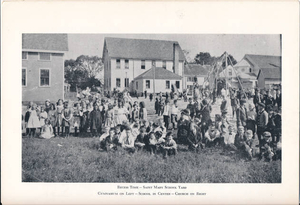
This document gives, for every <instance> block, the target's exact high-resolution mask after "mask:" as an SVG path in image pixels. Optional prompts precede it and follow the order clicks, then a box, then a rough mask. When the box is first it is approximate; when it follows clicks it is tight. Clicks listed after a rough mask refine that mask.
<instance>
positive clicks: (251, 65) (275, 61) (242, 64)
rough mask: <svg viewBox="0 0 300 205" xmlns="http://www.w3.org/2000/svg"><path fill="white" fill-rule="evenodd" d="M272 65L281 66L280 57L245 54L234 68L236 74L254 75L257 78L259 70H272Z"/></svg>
mask: <svg viewBox="0 0 300 205" xmlns="http://www.w3.org/2000/svg"><path fill="white" fill-rule="evenodd" d="M274 65H275V66H281V56H269V55H251V54H246V55H245V56H244V58H243V59H242V60H241V61H239V62H238V63H237V64H235V65H234V68H235V69H236V71H237V72H238V73H255V74H256V76H257V75H258V73H259V71H260V69H261V68H272V67H273V66H274Z"/></svg>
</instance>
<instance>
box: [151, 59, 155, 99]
mask: <svg viewBox="0 0 300 205" xmlns="http://www.w3.org/2000/svg"><path fill="white" fill-rule="evenodd" d="M152 68H153V95H154V96H155V66H154V63H153V62H152Z"/></svg>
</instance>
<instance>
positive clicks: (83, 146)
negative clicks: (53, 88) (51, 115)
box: [22, 98, 281, 183]
mask: <svg viewBox="0 0 300 205" xmlns="http://www.w3.org/2000/svg"><path fill="white" fill-rule="evenodd" d="M140 100H144V99H143V98H140V99H139V101H140ZM145 102H146V105H147V109H148V110H149V111H148V113H149V119H150V120H155V119H156V118H157V116H155V115H153V113H154V102H149V100H145ZM219 104H220V103H217V105H214V106H213V110H214V112H215V113H217V112H220V109H219ZM179 107H180V108H185V107H186V103H184V102H183V101H180V102H179ZM215 113H212V116H214V114H215ZM229 118H230V119H231V117H229ZM231 121H232V123H234V119H231ZM98 146H99V139H98V138H90V137H87V138H82V137H72V136H71V137H70V138H68V139H65V138H52V139H49V140H43V139H37V138H34V139H29V138H23V139H22V170H23V172H22V181H23V182H131V183H134V182H137V183H139V182H140V183H146V182H149V183H281V161H273V162H271V163H268V162H263V161H257V160H256V159H254V160H253V161H251V162H246V161H244V160H243V158H242V157H241V156H240V155H239V154H230V153H225V154H224V153H223V150H222V148H206V149H204V150H201V151H200V152H199V153H194V152H190V151H188V150H187V148H186V147H185V146H179V149H178V150H179V152H178V154H177V155H176V156H172V157H169V158H167V159H163V158H162V156H161V155H160V154H158V155H154V156H152V155H149V154H148V153H145V152H137V153H135V154H127V153H125V152H123V151H117V152H115V153H106V152H100V151H98Z"/></svg>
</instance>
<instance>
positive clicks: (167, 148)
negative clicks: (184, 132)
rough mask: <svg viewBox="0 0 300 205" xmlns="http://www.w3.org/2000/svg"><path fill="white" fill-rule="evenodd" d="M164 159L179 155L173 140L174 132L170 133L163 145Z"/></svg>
mask: <svg viewBox="0 0 300 205" xmlns="http://www.w3.org/2000/svg"><path fill="white" fill-rule="evenodd" d="M162 151H163V157H164V158H166V157H167V156H171V155H176V154H177V144H176V142H175V141H174V140H173V136H172V132H168V133H167V136H166V140H165V142H164V143H163V145H162Z"/></svg>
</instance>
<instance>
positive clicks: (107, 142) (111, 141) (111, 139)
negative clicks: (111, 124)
mask: <svg viewBox="0 0 300 205" xmlns="http://www.w3.org/2000/svg"><path fill="white" fill-rule="evenodd" d="M117 146H118V139H117V138H116V137H115V129H114V128H110V130H109V135H108V136H106V137H105V138H104V139H103V140H102V141H100V147H101V149H103V150H105V151H107V152H109V151H115V150H117Z"/></svg>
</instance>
